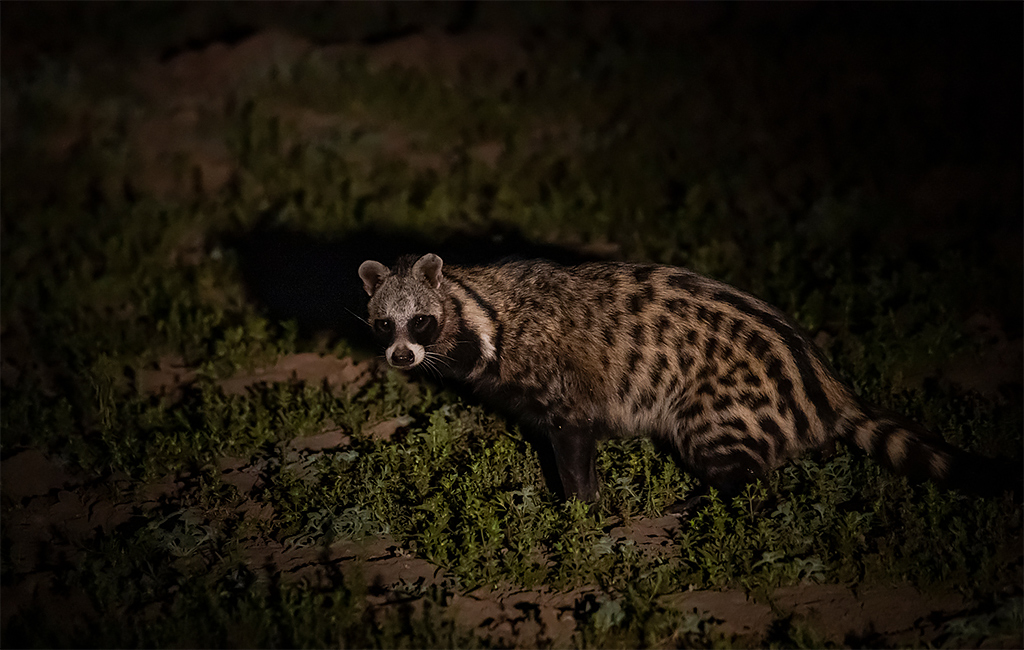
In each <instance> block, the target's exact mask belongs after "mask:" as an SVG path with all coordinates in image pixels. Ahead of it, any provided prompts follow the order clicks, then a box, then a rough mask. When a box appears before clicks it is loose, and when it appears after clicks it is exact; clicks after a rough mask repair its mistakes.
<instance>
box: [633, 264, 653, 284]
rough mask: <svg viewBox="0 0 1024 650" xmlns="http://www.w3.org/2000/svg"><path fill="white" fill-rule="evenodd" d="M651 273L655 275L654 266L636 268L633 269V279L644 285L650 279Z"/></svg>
mask: <svg viewBox="0 0 1024 650" xmlns="http://www.w3.org/2000/svg"><path fill="white" fill-rule="evenodd" d="M651 273H654V267H653V266H636V267H633V279H634V280H636V281H637V284H643V283H644V282H647V280H649V279H650V277H651Z"/></svg>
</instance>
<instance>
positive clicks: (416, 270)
mask: <svg viewBox="0 0 1024 650" xmlns="http://www.w3.org/2000/svg"><path fill="white" fill-rule="evenodd" d="M412 277H414V278H417V279H419V280H424V281H426V283H427V284H429V285H430V286H431V287H432V288H434V289H436V288H437V287H438V285H440V284H441V258H440V257H438V256H437V255H434V254H433V253H427V254H426V255H424V256H423V257H421V258H419V259H418V260H416V263H415V264H413V267H412Z"/></svg>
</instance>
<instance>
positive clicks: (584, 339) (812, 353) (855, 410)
mask: <svg viewBox="0 0 1024 650" xmlns="http://www.w3.org/2000/svg"><path fill="white" fill-rule="evenodd" d="M359 276H360V278H361V279H362V280H363V285H364V288H365V289H366V292H367V294H369V295H370V302H369V320H370V323H371V325H372V326H373V327H374V330H375V332H376V333H377V334H378V336H379V337H380V339H381V343H382V345H384V347H385V357H386V358H387V360H388V362H389V363H390V364H391V365H392V366H394V367H396V368H402V369H410V368H414V367H416V366H420V365H422V366H425V367H429V368H433V369H434V370H436V371H438V372H439V373H441V374H444V375H446V376H451V377H456V378H459V379H462V380H465V381H467V382H468V383H469V384H470V385H471V386H472V387H473V388H474V389H475V390H477V391H478V392H479V393H481V394H482V395H484V396H485V397H488V398H490V399H492V400H496V401H498V402H499V403H501V404H503V405H504V406H505V407H507V408H508V409H509V410H511V411H512V412H514V413H516V414H517V415H519V416H520V417H522V418H523V419H524V420H525V421H526V422H527V423H529V424H531V425H533V426H535V427H537V428H539V429H540V430H542V431H544V432H546V434H547V436H548V438H549V439H550V441H551V445H552V449H553V451H554V457H555V461H556V465H557V467H558V472H559V476H560V478H561V481H562V486H563V489H564V492H565V494H566V496H571V495H575V496H577V497H579V498H580V499H583V500H595V499H597V498H598V495H599V486H598V478H597V472H596V469H595V463H594V459H595V450H596V442H597V440H598V439H599V438H601V437H604V436H607V435H636V434H648V435H651V436H653V437H656V438H659V439H661V440H663V441H665V442H667V443H669V445H670V446H671V447H672V448H674V449H675V451H676V452H678V457H679V458H680V459H681V461H682V463H683V464H684V466H685V468H686V469H687V470H688V471H690V472H692V473H694V474H696V475H697V476H699V477H700V478H701V479H702V480H703V481H705V482H706V483H707V484H709V485H711V486H714V487H716V488H718V489H719V490H721V491H723V492H725V493H726V494H735V493H737V492H738V491H739V490H740V489H741V488H742V486H743V485H744V484H745V483H746V482H748V481H749V480H751V479H753V478H755V477H758V476H762V475H764V474H765V473H766V472H768V471H770V470H772V469H774V468H776V467H778V466H780V465H781V464H783V463H785V462H786V461H787V460H789V459H791V458H793V457H795V456H797V455H798V454H800V453H801V452H803V451H805V450H808V449H813V448H818V447H821V446H823V445H826V444H830V443H831V441H834V440H837V439H844V440H847V441H850V442H852V443H853V444H856V445H857V446H859V447H861V448H862V449H865V450H866V451H868V452H869V453H871V454H872V455H873V456H875V457H876V458H878V459H879V460H880V461H881V462H883V463H884V464H885V465H887V466H889V467H890V468H892V469H893V470H896V471H899V472H902V473H904V474H907V475H909V476H911V477H914V478H917V479H929V478H930V479H935V480H937V481H940V482H945V483H952V484H955V485H960V484H963V483H969V482H973V481H976V480H977V478H978V477H979V476H980V475H983V474H984V472H983V471H982V470H980V469H979V468H981V467H983V463H982V462H981V461H979V459H977V458H976V457H971V456H969V455H967V454H966V453H965V452H961V451H959V450H957V449H956V448H954V447H952V446H951V445H949V444H947V443H945V442H944V441H943V440H942V439H941V438H939V437H937V436H935V435H933V434H931V433H929V432H928V431H926V430H925V429H923V428H922V427H920V426H919V425H917V424H915V423H913V422H910V421H908V420H906V419H904V418H902V417H900V416H898V415H895V414H892V413H887V412H885V411H882V410H880V409H877V408H874V407H871V406H869V405H867V404H865V403H864V402H862V400H860V399H859V398H858V397H857V396H856V395H855V394H854V393H853V392H852V391H851V390H850V389H849V388H848V387H847V386H845V385H844V384H843V383H842V382H840V381H839V380H838V379H837V378H836V377H835V375H834V374H833V372H832V371H831V370H830V369H829V367H828V365H827V364H826V363H825V361H824V360H823V358H822V357H821V355H820V354H819V353H818V351H817V350H816V348H815V347H814V346H813V345H812V344H811V343H810V342H809V341H808V339H807V338H806V337H805V335H804V334H803V333H801V332H800V331H799V329H798V328H796V327H795V326H794V325H792V324H791V323H790V321H789V320H788V319H787V318H786V317H785V316H784V315H783V314H782V313H781V312H779V311H778V310H777V309H775V308H773V307H771V306H770V305H768V304H766V303H764V302H762V301H761V300H758V299H757V298H755V297H753V296H751V295H749V294H746V293H744V292H742V291H739V290H737V289H734V288H733V287H730V286H728V285H726V284H723V283H721V282H717V281H715V280H711V279H709V278H706V277H703V276H701V275H698V274H696V273H694V272H692V271H689V270H686V269H683V268H676V267H669V266H656V265H648V264H621V263H591V264H583V265H579V266H575V267H563V266H559V265H557V264H553V263H551V262H546V261H517V262H508V263H504V264H498V265H492V266H477V267H455V266H443V263H442V260H441V258H440V257H438V256H437V255H432V254H431V255H424V256H423V257H420V258H418V259H416V258H414V257H406V258H402V259H400V260H399V261H398V263H397V264H396V266H395V267H394V269H389V268H388V267H386V266H384V265H383V264H380V263H379V262H374V261H366V262H364V263H363V264H362V265H361V266H360V268H359Z"/></svg>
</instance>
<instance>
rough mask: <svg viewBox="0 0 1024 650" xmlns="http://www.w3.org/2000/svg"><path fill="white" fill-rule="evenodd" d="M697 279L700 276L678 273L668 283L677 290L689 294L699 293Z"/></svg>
mask: <svg viewBox="0 0 1024 650" xmlns="http://www.w3.org/2000/svg"><path fill="white" fill-rule="evenodd" d="M697 277H698V276H696V275H694V274H690V273H676V274H674V275H673V276H672V277H670V278H669V279H668V283H669V285H671V286H673V287H675V288H676V289H682V290H683V291H686V292H689V293H697V291H698V290H699V288H700V284H699V282H698V281H697Z"/></svg>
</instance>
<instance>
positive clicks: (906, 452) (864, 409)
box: [839, 403, 1024, 499]
mask: <svg viewBox="0 0 1024 650" xmlns="http://www.w3.org/2000/svg"><path fill="white" fill-rule="evenodd" d="M839 426H840V430H841V431H842V434H843V436H844V437H846V438H847V439H848V440H849V442H851V443H852V444H854V445H856V446H858V447H860V448H861V449H863V450H864V451H866V452H868V454H870V455H871V456H872V457H874V458H875V459H876V460H878V461H879V462H881V463H882V464H883V465H885V466H886V467H888V468H889V469H891V470H892V471H894V472H896V473H898V474H903V475H904V476H906V477H908V478H909V479H910V480H911V481H915V482H919V481H924V480H926V479H931V480H933V481H935V482H937V483H939V484H940V485H943V486H945V487H950V488H956V489H959V490H963V491H965V492H971V493H974V494H979V495H983V496H999V495H1002V494H1003V493H1004V492H1006V491H1012V492H1013V493H1014V494H1015V495H1016V496H1017V497H1018V499H1019V498H1020V496H1021V493H1022V488H1024V485H1022V484H1024V472H1022V468H1021V464H1020V463H1019V462H1017V463H1011V462H1008V461H1005V460H997V459H994V458H987V457H985V456H979V455H977V454H973V453H970V452H967V451H964V450H963V449H960V448H958V447H955V446H953V445H951V444H949V443H948V442H946V441H945V440H943V439H942V438H941V437H939V436H937V435H935V434H934V433H932V432H930V431H928V430H927V429H925V428H924V427H922V426H921V425H919V424H917V423H916V422H913V421H912V420H909V419H908V418H905V417H903V416H901V415H898V414H896V413H893V412H891V411H886V410H884V409H880V408H876V407H873V406H869V405H867V404H863V403H857V404H856V405H852V406H851V407H850V408H849V409H848V410H847V412H846V413H844V414H843V416H842V417H841V418H840V422H839Z"/></svg>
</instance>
